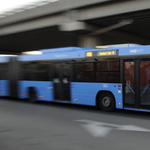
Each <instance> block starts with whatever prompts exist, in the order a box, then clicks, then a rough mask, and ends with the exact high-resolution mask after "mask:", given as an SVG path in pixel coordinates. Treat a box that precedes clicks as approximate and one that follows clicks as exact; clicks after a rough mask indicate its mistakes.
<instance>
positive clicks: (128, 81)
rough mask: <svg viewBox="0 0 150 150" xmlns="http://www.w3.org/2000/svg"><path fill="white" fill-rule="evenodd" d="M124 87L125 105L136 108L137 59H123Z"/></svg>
mask: <svg viewBox="0 0 150 150" xmlns="http://www.w3.org/2000/svg"><path fill="white" fill-rule="evenodd" d="M123 68H124V69H123V87H124V94H123V97H124V107H131V108H135V107H136V106H135V105H136V101H135V99H136V88H135V87H136V85H135V84H136V82H135V61H134V60H125V61H123Z"/></svg>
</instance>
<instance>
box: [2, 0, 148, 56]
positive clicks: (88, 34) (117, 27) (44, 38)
mask: <svg viewBox="0 0 150 150" xmlns="http://www.w3.org/2000/svg"><path fill="white" fill-rule="evenodd" d="M149 6H150V1H149V0H119V1H118V0H22V1H19V0H5V1H1V6H0V53H14V54H19V53H21V52H22V51H30V50H38V49H45V48H55V47H67V46H82V47H92V48H95V46H99V45H111V44H120V43H121V44H122V43H135V44H143V45H148V44H149V43H150V42H149V38H150V36H149V34H148V33H149V30H150V29H149V24H150V21H149V17H150V9H149Z"/></svg>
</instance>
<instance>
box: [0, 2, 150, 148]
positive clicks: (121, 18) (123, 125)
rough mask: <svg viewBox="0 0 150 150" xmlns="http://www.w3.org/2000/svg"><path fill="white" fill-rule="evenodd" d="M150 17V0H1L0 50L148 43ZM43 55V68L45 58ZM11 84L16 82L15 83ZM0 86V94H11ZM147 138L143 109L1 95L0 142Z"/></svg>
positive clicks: (42, 144) (100, 144)
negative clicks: (108, 108) (34, 101)
mask: <svg viewBox="0 0 150 150" xmlns="http://www.w3.org/2000/svg"><path fill="white" fill-rule="evenodd" d="M149 18H150V0H0V54H7V55H10V54H13V55H20V54H22V53H23V52H25V51H35V50H36V51H37V50H39V49H47V48H59V47H69V46H76V47H87V48H95V47H97V46H107V45H113V44H119V45H120V44H125V45H123V46H127V43H132V44H134V45H149V44H150V35H149V33H150V19H149ZM11 59H12V62H13V61H14V62H15V61H17V58H15V57H14V58H11ZM8 61H9V60H7V61H4V59H3V61H2V65H1V66H0V68H1V70H0V71H1V72H3V78H6V77H7V76H6V75H5V72H6V71H7V68H8V66H7V62H8ZM25 63H26V62H25ZM40 63H41V64H40V67H41V70H42V69H43V70H44V69H45V68H44V67H43V66H44V65H47V64H48V63H49V62H47V61H45V62H40ZM25 65H26V66H27V65H28V64H25ZM32 65H34V64H32ZM130 65H131V63H129V64H127V66H128V68H129V66H130ZM132 65H133V64H132ZM148 65H149V63H147V66H148ZM66 67H67V65H66ZM118 67H119V65H118ZM10 68H11V69H10ZM10 68H9V69H10V70H11V71H10V72H9V73H10V76H11V78H13V77H14V76H12V74H11V73H12V72H13V71H14V70H15V69H16V68H17V65H16V64H15V65H14V64H12V65H11V63H10ZM26 68H27V69H28V68H29V67H28V66H27V67H25V66H24V67H22V70H23V69H26ZM113 68H114V69H115V67H113ZM128 68H127V69H128ZM64 69H66V68H65V67H64ZM43 70H42V71H43ZM48 71H49V70H48V69H47V70H46V69H45V72H48ZM16 72H17V71H16ZM142 72H144V71H143V70H142ZM13 73H14V72H13ZM36 73H37V72H36ZM43 73H44V71H43ZM59 73H60V70H59ZM63 73H64V74H67V73H68V72H67V71H66V72H65V71H64V72H63ZM1 74H2V73H0V75H1ZM16 74H17V73H16ZM16 74H15V75H16ZM29 74H30V75H33V74H32V73H29ZM86 74H87V73H86ZM131 74H133V71H132V72H131ZM45 78H46V77H44V79H45ZM117 78H118V79H119V77H117ZM42 80H43V79H42ZM48 80H49V79H48ZM66 82H67V80H66ZM144 82H146V80H145V81H144ZM8 83H9V81H8V82H7V84H8ZM24 83H25V84H26V83H27V82H26V81H25V82H24ZM2 84H5V82H4V83H3V82H0V87H2ZM13 84H14V82H13ZM13 84H12V85H13ZM15 84H16V86H17V81H16V82H15ZM69 84H70V83H69ZM35 85H36V84H35ZM36 86H40V85H36ZM71 86H72V87H74V85H71ZM106 86H107V85H106ZM115 86H116V85H115ZM115 86H114V87H115ZM144 86H145V84H144ZM144 86H143V87H144ZM11 88H12V89H14V91H15V90H16V89H17V88H16V87H15V86H14V85H13V86H11ZM15 88H16V89H15ZM41 88H42V87H41ZM46 88H47V87H46ZM48 88H49V89H52V88H53V87H52V86H50V85H48ZM89 88H91V87H90V86H89ZM116 88H117V87H116ZM4 89H5V90H6V87H4ZM42 90H43V89H42ZM3 91H4V90H3ZM3 91H0V94H1V95H3V94H8V95H9V94H10V93H9V92H8V93H4V92H3ZM16 91H17V90H16ZM45 91H46V90H45ZM148 92H149V91H148ZM39 93H40V91H39ZM13 94H14V95H15V94H17V93H14V92H12V93H11V95H13ZM40 94H41V93H40ZM26 95H27V94H26V93H23V94H22V95H21V96H26ZM58 95H59V94H58ZM19 96H20V95H19ZM84 96H85V95H84ZM35 97H36V95H33V98H35ZM42 97H43V99H44V96H43V94H41V98H42ZM88 98H89V97H87V99H88ZM87 99H86V98H85V102H86V100H87ZM133 100H134V99H133ZM148 100H149V99H148ZM75 101H78V99H75ZM141 111H143V110H141ZM147 111H149V110H147ZM149 139H150V117H149V113H146V112H136V111H134V112H133V111H126V110H116V111H115V112H102V111H97V110H95V107H92V106H90V107H89V106H81V105H79V106H77V105H71V104H68V105H66V104H59V103H53V102H51V103H47V102H39V103H37V104H34V105H33V104H31V103H27V102H26V101H25V100H22V101H21V100H18V99H16V98H13V99H10V98H1V100H0V150H26V149H29V150H49V149H50V150H135V149H136V150H148V149H149Z"/></svg>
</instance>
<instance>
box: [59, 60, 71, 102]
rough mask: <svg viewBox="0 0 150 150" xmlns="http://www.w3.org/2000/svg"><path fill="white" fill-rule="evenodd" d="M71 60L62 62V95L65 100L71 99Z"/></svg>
mask: <svg viewBox="0 0 150 150" xmlns="http://www.w3.org/2000/svg"><path fill="white" fill-rule="evenodd" d="M70 68H71V66H70V62H68V63H67V62H66V63H62V64H61V70H62V95H63V100H65V101H70Z"/></svg>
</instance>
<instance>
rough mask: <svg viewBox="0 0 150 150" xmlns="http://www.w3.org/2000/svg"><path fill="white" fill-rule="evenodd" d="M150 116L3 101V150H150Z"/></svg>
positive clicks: (0, 106) (0, 110)
mask: <svg viewBox="0 0 150 150" xmlns="http://www.w3.org/2000/svg"><path fill="white" fill-rule="evenodd" d="M149 147H150V114H149V113H144V112H134V111H124V110H117V111H115V112H102V111H100V110H95V108H94V107H88V106H78V105H68V104H58V103H46V102H39V103H37V104H30V103H28V102H26V101H22V100H14V99H0V150H148V149H149Z"/></svg>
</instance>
